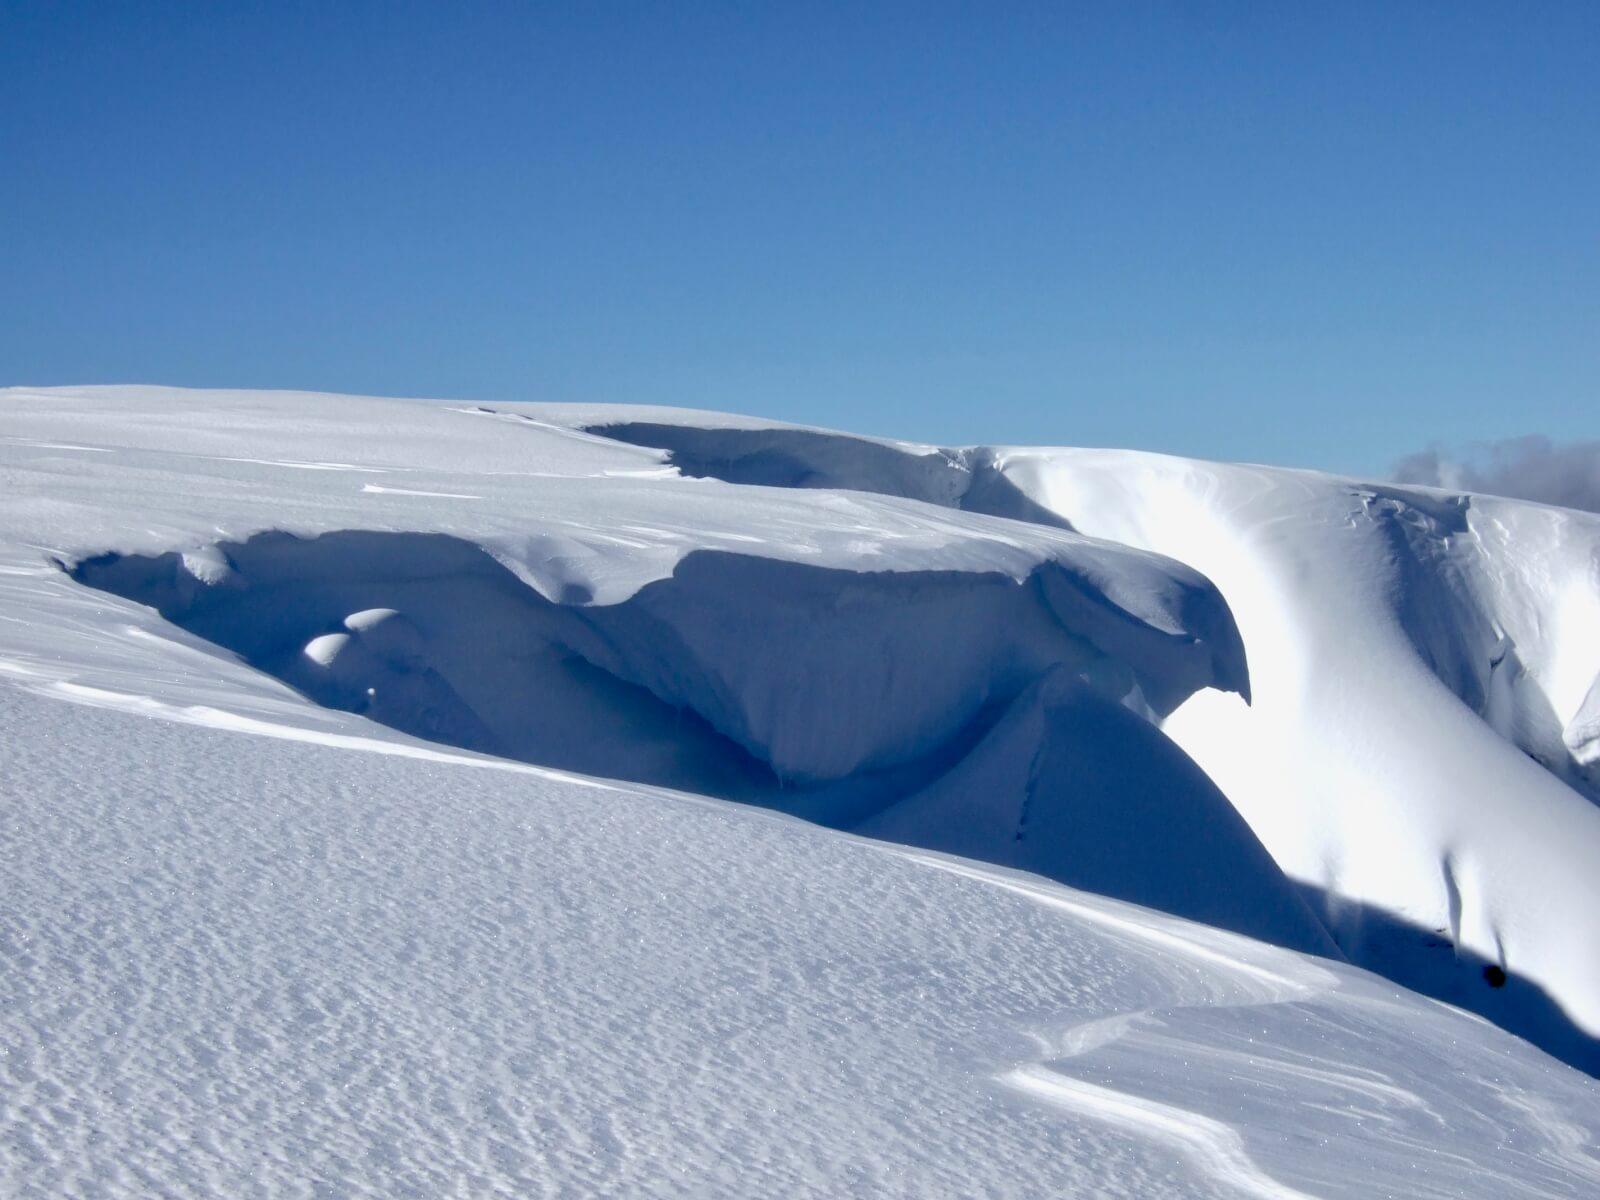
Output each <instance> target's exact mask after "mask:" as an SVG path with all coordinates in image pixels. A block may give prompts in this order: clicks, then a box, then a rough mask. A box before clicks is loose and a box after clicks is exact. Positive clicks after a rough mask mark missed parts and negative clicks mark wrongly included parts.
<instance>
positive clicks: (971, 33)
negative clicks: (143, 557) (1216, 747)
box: [0, 0, 1600, 471]
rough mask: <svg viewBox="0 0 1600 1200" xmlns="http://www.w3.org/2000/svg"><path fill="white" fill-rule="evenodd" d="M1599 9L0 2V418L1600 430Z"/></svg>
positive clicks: (1338, 446)
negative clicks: (252, 394) (172, 404)
mask: <svg viewBox="0 0 1600 1200" xmlns="http://www.w3.org/2000/svg"><path fill="white" fill-rule="evenodd" d="M1596 62H1600V5H1594V4H1575V5H1571V6H1563V5H1559V4H1542V5H1536V6H1526V7H1524V6H1518V5H1505V4H1496V5H1474V4H1410V3H1407V4H1398V5H1397V4H1392V3H1389V4H1379V5H1371V6H1367V5H1362V4H1340V5H1315V6H1313V5H1296V4H1283V5H1237V6H1235V5H1227V4H1208V3H1196V4H1178V3H1172V4H1153V5H1141V4H1136V3H1115V4H1106V5H1103V6H1101V5H1063V4H1051V5H1040V6H1037V7H1033V6H1029V5H1023V4H1017V5H1003V6H1002V5H989V4H974V5H961V6H956V5H938V4H918V5H911V6H905V7H900V6H891V5H877V6H873V5H840V6H837V7H834V6H826V5H809V4H805V5H766V4H756V5H742V6H733V5H720V4H711V3H706V4H665V5H659V6H656V5H646V4H627V5H610V4H590V5H577V4H573V5H548V6H546V5H533V4H505V5H495V4H477V5H473V4H464V5H446V4H423V5H407V4H381V5H379V4H365V3H354V2H341V3H335V4H316V5H298V4H294V3H287V2H283V3H273V4H267V5H255V4H248V3H230V4H222V5H209V6H208V5H192V4H183V5H166V4H162V3H159V2H154V0H152V2H146V3H140V4H122V3H115V4H112V3H105V4H75V3H33V2H29V0H24V2H20V3H19V2H17V0H11V2H9V3H4V4H0V382H3V383H27V384H49V383H77V382H116V381H122V382H155V383H173V384H191V385H216V386H245V387H305V388H318V389H327V390H334V391H360V392H371V393H386V394H400V395H439V396H453V397H467V398H476V399H495V398H500V399H549V400H597V401H598V400H607V401H635V402H643V403H668V404H684V405H694V406H703V407H711V408H726V409H736V410H742V411H746V412H752V413H760V414H767V415H772V416H777V417H783V418H787V419H792V420H799V421H808V422H815V423H820V424H826V425H835V426H840V427H845V428H850V429H855V430H859V431H862V432H870V433H884V434H896V435H900V436H905V437H915V438H921V439H925V440H933V441H944V442H971V441H1031V442H1060V443H1074V444H1085V445H1131V446H1140V447H1146V448H1152V449H1160V450H1170V451H1175V452H1182V453H1190V454H1198V455H1205V456H1211V457H1224V458H1244V459H1254V460H1260V461H1270V462H1283V463H1293V464H1301V465H1308V466H1325V467H1331V468H1336V469H1345V470H1356V471H1379V470H1382V469H1384V468H1385V467H1386V466H1387V465H1388V464H1389V463H1390V462H1391V461H1393V460H1394V459H1396V458H1398V457H1399V456H1400V455H1401V454H1403V453H1405V452H1407V451H1410V450H1414V449H1417V448H1419V447H1420V446H1423V445H1425V444H1427V443H1429V442H1432V441H1436V440H1441V439H1442V440H1445V441H1448V442H1452V443H1459V442H1464V441H1470V440H1477V439H1494V438H1500V437H1506V436H1512V435H1518V434H1526V433H1544V434H1549V435H1552V436H1554V437H1556V438H1557V439H1558V440H1560V439H1570V438H1581V437H1591V438H1592V437H1594V436H1596V434H1597V433H1600V430H1597V425H1600V417H1597V414H1600V86H1597V85H1596V83H1595V77H1594V72H1595V63H1596Z"/></svg>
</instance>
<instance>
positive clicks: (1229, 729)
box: [625, 423, 1600, 1069]
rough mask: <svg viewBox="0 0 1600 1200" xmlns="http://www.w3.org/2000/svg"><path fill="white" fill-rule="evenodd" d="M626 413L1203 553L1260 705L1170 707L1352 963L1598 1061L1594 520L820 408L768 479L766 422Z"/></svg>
mask: <svg viewBox="0 0 1600 1200" xmlns="http://www.w3.org/2000/svg"><path fill="white" fill-rule="evenodd" d="M646 428H647V429H648V431H649V434H650V435H651V436H655V437H657V438H658V439H659V440H660V441H661V442H662V445H663V448H664V449H665V450H666V452H667V454H668V457H669V459H670V460H672V461H677V459H678V458H679V457H680V456H681V455H682V454H683V453H684V449H685V448H687V449H688V450H690V451H694V452H695V457H694V466H695V469H696V470H697V471H704V472H708V473H715V472H721V473H722V476H723V477H728V478H732V477H734V476H738V477H739V478H740V479H742V481H744V482H746V483H750V482H760V483H763V484H765V485H767V486H784V485H792V484H795V483H796V482H797V481H798V484H799V486H812V485H813V483H814V482H815V481H818V480H821V481H828V482H832V483H841V484H848V485H850V486H860V487H866V488H868V489H869V490H884V491H896V492H897V491H900V490H902V489H903V488H904V486H905V485H904V480H905V479H907V478H908V477H909V478H920V477H921V474H922V473H923V472H926V471H927V470H928V469H929V468H928V465H929V464H932V463H943V464H945V470H946V472H947V473H949V475H948V477H949V479H950V480H952V482H951V483H950V484H949V485H948V486H946V487H944V488H943V489H942V490H936V489H929V488H924V489H923V490H922V492H921V495H922V496H923V498H924V499H926V500H929V501H931V502H938V503H943V504H946V505H959V504H960V503H961V502H962V497H963V495H964V491H963V488H962V486H958V485H957V483H956V482H954V480H955V479H956V474H957V473H958V464H961V463H966V462H971V461H981V462H982V463H983V464H984V466H985V469H987V470H988V471H990V472H993V473H996V474H998V475H999V476H1000V477H1002V478H1003V479H1004V480H1005V481H1006V482H1007V485H1008V486H1009V488H1010V489H1011V490H1012V491H1014V492H1017V493H1020V494H1022V495H1024V496H1026V497H1027V498H1028V499H1029V501H1030V502H1031V503H1032V504H1035V505H1037V506H1039V507H1041V508H1043V509H1045V510H1047V511H1048V512H1049V513H1051V514H1052V517H1053V519H1054V520H1055V521H1056V522H1058V523H1061V524H1064V525H1066V526H1068V527H1070V528H1073V529H1075V530H1078V531H1080V532H1084V533H1089V534H1092V535H1095V536H1098V537H1101V538H1104V539H1107V540H1110V541H1114V542H1117V543H1120V544H1124V545H1130V546H1137V547H1141V548H1144V549H1148V550H1153V551H1156V552H1159V553H1163V554H1167V555H1170V556H1172V557H1173V558H1176V559H1179V560H1181V561H1183V562H1185V563H1187V564H1188V565H1190V566H1193V567H1195V568H1196V569H1198V570H1199V571H1201V572H1202V573H1203V574H1204V575H1205V576H1206V577H1207V578H1208V579H1210V580H1212V581H1213V582H1215V583H1216V584H1217V586H1218V587H1219V588H1220V589H1221V591H1222V593H1223V596H1224V597H1225V599H1226V600H1227V602H1228V604H1229V606H1230V609H1231V611H1232V612H1233V613H1234V615H1235V617H1236V619H1237V621H1238V624H1239V628H1240V630H1241V632H1242V634H1243V637H1244V640H1245V646H1246V658H1247V660H1248V662H1249V664H1250V676H1251V688H1252V695H1253V698H1254V703H1252V704H1250V705H1246V704H1243V703H1240V702H1239V701H1237V700H1234V699H1229V698H1225V697H1223V696H1221V695H1218V694H1215V693H1200V694H1197V695H1196V696H1194V697H1193V698H1192V699H1191V700H1190V701H1189V702H1188V703H1187V704H1185V705H1183V706H1182V707H1181V708H1180V709H1179V710H1178V711H1177V712H1176V713H1174V714H1173V715H1172V716H1171V718H1170V719H1168V720H1166V721H1165V722H1164V723H1163V728H1164V730H1165V731H1166V732H1167V733H1169V734H1170V735H1171V736H1172V737H1173V738H1174V739H1175V740H1176V741H1177V742H1178V744H1179V745H1181V746H1182V747H1183V748H1184V749H1185V750H1186V751H1187V752H1188V753H1189V755H1190V756H1192V758H1193V759H1194V760H1195V762H1197V763H1198V764H1199V765H1200V766H1201V767H1202V768H1203V769H1204V771H1205V773H1206V774H1207V775H1208V776H1209V777H1210V778H1211V780H1213V781H1214V782H1215V783H1216V784H1217V785H1219V786H1220V787H1221V789H1222V791H1223V792H1224V793H1225V794H1226V795H1227V797H1228V799H1229V800H1230V801H1231V802H1232V803H1233V804H1234V805H1235V806H1236V807H1237V808H1238V810H1239V811H1240V812H1241V813H1242V814H1243V816H1244V817H1245V818H1246V819H1247V820H1248V821H1249V823H1250V825H1251V827H1252V829H1254V831H1255V832H1256V833H1257V835H1258V836H1259V837H1260V838H1261V840H1262V841H1263V843H1264V844H1265V845H1266V847H1267V849H1268V850H1269V851H1270V852H1271V853H1272V854H1273V856H1274V858H1275V859H1276V860H1277V861H1278V863H1279V864H1280V865H1281V866H1282V867H1283V868H1284V870H1285V871H1286V872H1288V874H1289V875H1290V876H1291V877H1293V878H1294V879H1296V880H1299V881H1300V882H1301V883H1302V884H1303V885H1304V888H1305V892H1306V895H1307V896H1308V898H1309V899H1310V900H1311V901H1312V902H1313V904H1314V906H1315V907H1316V908H1317V909H1318V911H1319V912H1320V914H1321V915H1322V917H1323V920H1324V923H1325V925H1326V926H1327V927H1328V928H1329V929H1330V931H1332V932H1333V934H1334V936H1335V938H1336V940H1337V941H1338V942H1339V944H1340V946H1341V948H1342V949H1343V950H1344V951H1345V952H1346V953H1347V954H1349V955H1350V956H1351V957H1352V958H1354V959H1355V961H1358V962H1362V963H1364V964H1365V965H1368V966H1370V967H1373V968H1374V969H1377V970H1381V971H1384V972H1386V973H1387V974H1389V975H1391V976H1392V977H1394V978H1396V979H1399V980H1401V981H1403V982H1405V983H1406V984H1407V985H1408V986H1412V987H1416V988H1420V989H1422V990H1425V991H1428V992H1430V993H1432V994H1434V995H1438V996H1441V997H1444V998H1447V999H1450V1000H1451V1001H1452V1002H1455V1003H1461V1004H1465V1005H1467V1006H1469V1007H1472V1008H1474V1009H1476V1010H1477V1011H1480V1012H1482V1013H1484V1014H1485V1015H1488V1016H1491V1017H1492V1018H1493V1019H1495V1020H1497V1021H1499V1022H1501V1023H1502V1024H1505V1025H1507V1026H1508V1027H1511V1028H1514V1029H1517V1030H1518V1031H1519V1032H1521V1033H1523V1034H1524V1035H1526V1036H1529V1037H1532V1038H1534V1039H1535V1040H1537V1041H1539V1042H1540V1043H1541V1044H1543V1045H1545V1046H1547V1047H1549V1048H1551V1049H1554V1050H1556V1051H1558V1052H1560V1053H1562V1054H1563V1055H1564V1056H1566V1057H1568V1058H1569V1059H1571V1060H1573V1061H1579V1062H1583V1063H1585V1064H1588V1065H1589V1067H1590V1069H1596V1068H1600V1051H1597V1048H1596V1043H1595V1042H1594V1037H1595V1035H1596V1034H1600V949H1597V948H1596V945H1595V943H1594V939H1593V935H1592V915H1591V914H1592V913H1593V912H1594V911H1596V909H1597V906H1600V881H1597V880H1596V878H1595V876H1594V874H1593V870H1592V864H1593V863H1594V862H1596V861H1600V812H1597V811H1596V807H1595V806H1596V803H1597V802H1600V773H1597V770H1596V762H1597V759H1600V749H1597V746H1600V743H1597V740H1596V729H1597V728H1600V722H1597V721H1596V719H1595V716H1594V714H1595V712H1596V711H1597V710H1596V708H1595V703H1596V702H1595V701H1594V700H1593V699H1592V697H1593V696H1594V695H1595V694H1597V689H1600V518H1595V517H1592V516H1590V515H1588V514H1582V513H1576V512H1570V511H1567V510H1563V509H1555V508H1547V507H1543V506H1540V505H1535V504H1528V503H1521V502H1517V501H1511V500H1503V499H1498V498H1493V497H1476V496H1468V495H1464V494H1458V493H1447V492H1440V491H1437V490H1433V489H1428V488H1418V487H1400V486H1395V485H1389V484H1375V483H1368V482H1363V481H1358V480H1344V479H1338V478H1335V477H1332V476H1327V475H1320V474H1317V473H1314V472H1305V471H1288V470H1278V469H1272V468H1265V467H1248V466H1229V465H1226V464H1213V463H1199V462H1194V461H1191V460H1186V459H1178V458H1171V457H1168V456H1162V455H1153V454H1139V453H1133V452H1125V451H1093V450H1067V449H1060V450H1056V449H1048V450H1040V449H1027V448H1000V449H984V450H981V451H973V450H965V451H951V450H937V449H934V448H931V447H918V446H912V445H906V446H902V447H899V448H898V453H900V454H901V456H902V458H903V459H904V460H905V462H906V463H914V464H918V467H917V470H916V471H915V472H913V471H912V470H911V469H910V468H909V467H907V466H904V465H902V466H901V467H900V468H899V469H898V470H894V469H884V468H881V467H880V468H877V469H876V472H875V473H876V476H877V478H878V480H879V481H880V482H879V483H877V484H876V485H874V484H873V483H872V482H871V481H868V480H864V479H862V478H861V475H862V474H863V473H864V472H865V470H866V469H867V467H875V466H876V464H877V463H878V461H879V459H881V458H882V457H883V456H886V455H893V454H894V453H896V452H897V447H896V446H895V444H893V443H883V442H875V441H870V440H865V439H855V438H850V437H848V436H846V435H834V436H833V437H832V438H829V437H828V436H826V435H824V434H822V433H821V432H818V431H813V432H809V433H808V434H807V436H806V437H805V438H803V439H798V438H796V439H790V440H788V441H785V442H783V443H782V444H783V445H785V446H786V448H787V452H788V453H789V454H790V455H791V456H794V457H802V458H803V469H802V468H800V467H796V466H794V465H793V464H789V465H786V466H785V468H784V470H782V471H779V472H773V473H770V474H767V475H764V476H763V475H762V474H761V473H760V470H759V468H760V466H761V465H762V464H763V463H764V462H765V461H766V460H764V459H762V458H761V457H760V454H761V453H763V452H765V451H766V450H767V448H768V447H770V446H771V445H772V444H773V442H772V439H773V437H774V434H773V433H771V432H769V431H765V430H761V429H750V428H746V427H739V426H729V427H725V428H719V429H716V430H714V431H711V432H712V433H714V438H711V437H708V435H707V434H706V433H704V432H702V431H698V430H697V431H696V432H695V433H694V434H692V435H691V434H683V433H679V434H676V435H674V434H671V433H665V434H664V433H663V432H662V430H663V425H662V424H660V423H657V424H654V425H650V426H647V427H646ZM625 429H626V430H627V431H628V432H627V436H628V438H629V440H636V439H637V440H642V436H643V435H641V434H639V432H638V431H639V429H640V426H638V425H629V426H626V427H625ZM741 442H744V443H745V444H746V445H747V446H749V447H751V448H752V449H753V450H754V451H755V453H742V452H741V451H740V449H739V446H740V443H741ZM863 444H864V445H865V446H867V447H870V450H864V449H863V448H862V445H863ZM713 446H714V447H715V453H712V452H710V450H709V449H708V447H713ZM730 464H731V466H730ZM864 464H865V465H864Z"/></svg>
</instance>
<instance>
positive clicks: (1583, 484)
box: [1393, 435, 1600, 512]
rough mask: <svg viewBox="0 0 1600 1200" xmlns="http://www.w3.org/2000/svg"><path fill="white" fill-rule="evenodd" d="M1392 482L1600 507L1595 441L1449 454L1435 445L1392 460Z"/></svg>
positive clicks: (1486, 446) (1490, 446)
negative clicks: (1397, 459)
mask: <svg viewBox="0 0 1600 1200" xmlns="http://www.w3.org/2000/svg"><path fill="white" fill-rule="evenodd" d="M1393 476H1394V480H1395V482H1396V483H1423V484H1428V485H1430V486H1432V487H1444V488H1451V489H1453V490H1456V491H1463V492H1487V493H1489V494H1490V495H1494V496H1515V497H1516V498H1518V499H1520V500H1537V501H1539V502H1540V503H1541V504H1560V505H1563V506H1565V507H1567V508H1581V509H1585V510H1586V511H1588V512H1600V442H1571V443H1569V444H1568V445H1565V446H1558V445H1556V444H1555V443H1553V442H1552V441H1551V440H1550V439H1549V438H1547V437H1540V436H1538V435H1532V436H1529V437H1519V438H1507V439H1506V440H1505V441H1503V442H1485V443H1482V444H1480V445H1477V446H1474V447H1472V448H1471V449H1470V450H1469V451H1468V452H1467V453H1465V454H1462V455H1454V454H1449V453H1446V452H1445V451H1442V450H1439V449H1437V448H1435V449H1432V450H1424V451H1422V452H1421V453H1419V454H1412V455H1409V456H1407V457H1406V458H1403V459H1401V460H1400V461H1399V462H1398V463H1396V464H1395V467H1394V472H1393Z"/></svg>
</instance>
